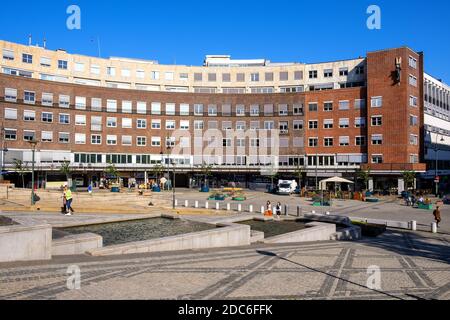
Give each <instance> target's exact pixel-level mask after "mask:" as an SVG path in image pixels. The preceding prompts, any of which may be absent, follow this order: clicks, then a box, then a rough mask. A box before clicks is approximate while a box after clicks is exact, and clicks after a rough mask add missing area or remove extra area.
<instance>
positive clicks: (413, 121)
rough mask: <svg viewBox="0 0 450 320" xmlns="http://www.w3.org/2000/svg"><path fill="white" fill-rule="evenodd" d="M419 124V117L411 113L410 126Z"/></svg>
mask: <svg viewBox="0 0 450 320" xmlns="http://www.w3.org/2000/svg"><path fill="white" fill-rule="evenodd" d="M418 124H419V118H418V117H417V116H414V115H409V125H410V126H417V125H418Z"/></svg>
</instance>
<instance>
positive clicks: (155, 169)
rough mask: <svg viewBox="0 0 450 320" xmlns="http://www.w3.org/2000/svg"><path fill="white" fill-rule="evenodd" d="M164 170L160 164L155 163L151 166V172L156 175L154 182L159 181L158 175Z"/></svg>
mask: <svg viewBox="0 0 450 320" xmlns="http://www.w3.org/2000/svg"><path fill="white" fill-rule="evenodd" d="M164 171H165V168H164V166H163V165H162V164H157V165H156V166H154V167H153V169H152V173H153V174H154V175H155V176H156V180H157V181H156V182H157V183H159V177H160V176H161V174H162V173H163V172H164Z"/></svg>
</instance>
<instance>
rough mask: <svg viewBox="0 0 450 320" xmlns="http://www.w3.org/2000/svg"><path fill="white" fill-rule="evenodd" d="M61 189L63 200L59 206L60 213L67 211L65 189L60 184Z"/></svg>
mask: <svg viewBox="0 0 450 320" xmlns="http://www.w3.org/2000/svg"><path fill="white" fill-rule="evenodd" d="M61 190H62V192H63V193H62V200H63V205H62V207H61V213H62V214H66V213H67V209H66V204H67V203H66V193H65V189H64V186H61Z"/></svg>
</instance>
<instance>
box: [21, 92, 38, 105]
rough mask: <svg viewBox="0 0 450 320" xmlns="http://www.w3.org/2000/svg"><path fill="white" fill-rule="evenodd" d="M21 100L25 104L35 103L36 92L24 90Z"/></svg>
mask: <svg viewBox="0 0 450 320" xmlns="http://www.w3.org/2000/svg"><path fill="white" fill-rule="evenodd" d="M23 102H24V103H27V104H35V103H36V94H35V93H34V92H32V91H25V92H24V99H23Z"/></svg>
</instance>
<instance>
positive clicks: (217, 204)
mask: <svg viewBox="0 0 450 320" xmlns="http://www.w3.org/2000/svg"><path fill="white" fill-rule="evenodd" d="M216 210H220V203H219V202H216Z"/></svg>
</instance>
